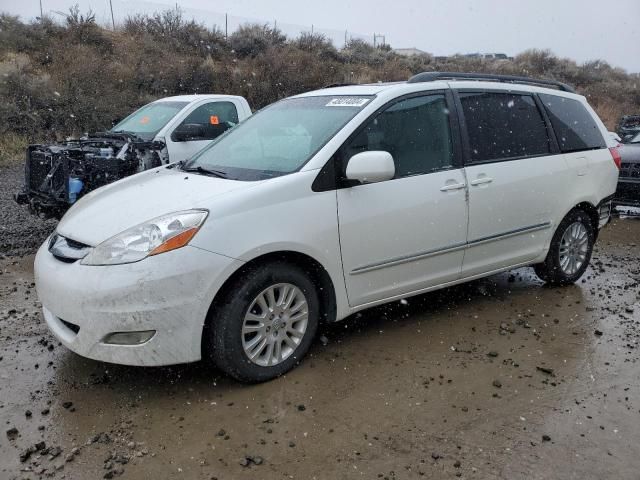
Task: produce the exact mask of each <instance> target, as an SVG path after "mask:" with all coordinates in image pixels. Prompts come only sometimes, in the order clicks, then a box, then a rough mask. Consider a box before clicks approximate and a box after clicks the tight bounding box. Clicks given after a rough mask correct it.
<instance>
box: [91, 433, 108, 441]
mask: <svg viewBox="0 0 640 480" xmlns="http://www.w3.org/2000/svg"><path fill="white" fill-rule="evenodd" d="M90 442H91V443H111V442H112V440H111V437H110V436H109V434H108V433H106V432H100V433H96V434H95V435H94V436H93V437H91V440H90Z"/></svg>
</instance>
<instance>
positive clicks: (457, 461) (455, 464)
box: [453, 460, 462, 468]
mask: <svg viewBox="0 0 640 480" xmlns="http://www.w3.org/2000/svg"><path fill="white" fill-rule="evenodd" d="M461 465H462V464H461V463H460V460H456V461H455V462H453V466H454V468H460V466H461Z"/></svg>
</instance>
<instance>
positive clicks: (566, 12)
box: [0, 0, 640, 72]
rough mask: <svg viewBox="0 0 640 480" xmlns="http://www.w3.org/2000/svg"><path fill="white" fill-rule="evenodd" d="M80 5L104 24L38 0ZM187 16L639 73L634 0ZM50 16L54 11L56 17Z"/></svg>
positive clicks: (360, 1) (326, 5)
mask: <svg viewBox="0 0 640 480" xmlns="http://www.w3.org/2000/svg"><path fill="white" fill-rule="evenodd" d="M75 3H78V4H79V6H80V9H81V11H86V10H88V9H89V8H91V9H92V10H93V11H94V12H95V13H96V14H97V17H98V20H99V21H100V22H103V23H106V22H107V21H110V13H109V12H110V10H109V0H42V4H43V10H44V11H45V13H46V12H49V13H51V12H55V11H63V12H66V11H68V8H69V6H71V5H73V4H75ZM177 3H178V5H179V6H180V8H182V9H183V10H184V12H185V14H186V16H193V17H195V18H196V19H197V20H199V21H201V22H203V23H205V24H208V25H210V24H217V25H218V26H220V27H222V29H224V13H228V15H229V28H230V31H231V30H233V28H235V27H236V26H237V25H239V24H241V23H244V22H246V21H258V22H261V23H273V22H274V21H276V22H277V26H278V27H279V28H282V29H283V31H284V32H285V33H287V34H288V35H290V36H295V35H297V33H299V32H300V31H302V30H310V29H311V25H313V28H314V31H320V32H323V33H325V34H327V35H328V36H329V37H330V38H332V39H333V40H334V42H335V43H336V45H337V46H338V47H341V46H342V44H343V43H344V36H345V30H346V31H347V35H348V36H349V37H356V38H367V39H369V40H370V39H371V38H372V37H373V34H374V33H378V34H382V35H384V36H385V39H386V42H387V43H389V44H390V45H391V46H392V47H394V48H408V47H415V48H418V49H421V50H424V51H427V52H430V53H433V54H434V55H451V54H454V53H473V52H482V53H506V54H508V55H515V54H517V53H519V52H522V51H523V50H526V49H528V48H540V49H547V48H548V49H550V50H552V51H553V52H554V53H555V54H557V55H559V56H562V57H569V58H572V59H574V60H576V61H577V62H579V63H582V62H585V61H588V60H594V59H602V60H606V61H607V62H609V63H610V64H611V65H614V66H617V67H622V68H624V69H625V70H627V71H628V72H640V0H609V1H606V2H605V1H602V0H597V1H596V0H535V1H531V0H395V1H389V0H385V1H379V0H321V1H317V2H306V1H304V0H279V1H275V0H216V1H215V2H212V1H207V0H178V2H177ZM112 4H113V9H114V14H115V17H116V22H118V21H119V20H122V19H124V18H125V17H126V16H127V15H128V14H131V13H135V12H145V11H146V12H153V11H155V10H162V9H164V8H169V7H174V8H175V5H176V2H170V1H164V0H154V1H153V2H151V1H144V0H127V1H125V0H112ZM0 11H4V12H9V13H11V14H14V15H20V16H21V17H22V18H23V19H25V20H26V19H31V18H33V17H35V16H37V15H39V11H40V1H39V0H22V1H19V2H18V1H15V0H0ZM54 15H56V14H54Z"/></svg>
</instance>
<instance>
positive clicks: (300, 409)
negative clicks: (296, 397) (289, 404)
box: [297, 404, 307, 412]
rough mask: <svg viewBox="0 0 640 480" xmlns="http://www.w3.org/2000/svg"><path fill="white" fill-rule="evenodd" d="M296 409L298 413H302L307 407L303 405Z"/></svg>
mask: <svg viewBox="0 0 640 480" xmlns="http://www.w3.org/2000/svg"><path fill="white" fill-rule="evenodd" d="M297 408H298V411H299V412H304V411H305V410H306V409H307V407H305V406H304V405H302V404H300V405H298V407H297Z"/></svg>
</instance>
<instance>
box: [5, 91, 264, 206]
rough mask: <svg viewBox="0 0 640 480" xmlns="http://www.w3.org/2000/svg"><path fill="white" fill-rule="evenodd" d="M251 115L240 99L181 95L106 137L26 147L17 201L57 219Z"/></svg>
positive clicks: (143, 111) (154, 105) (183, 156)
mask: <svg viewBox="0 0 640 480" xmlns="http://www.w3.org/2000/svg"><path fill="white" fill-rule="evenodd" d="M249 115H251V109H250V108H249V104H248V103H247V101H246V100H245V99H244V98H242V97H238V96H234V95H179V96H175V97H167V98H161V99H159V100H156V101H154V102H152V103H149V104H148V105H145V106H143V107H142V108H140V109H138V110H136V111H135V112H134V113H132V114H131V115H129V116H128V117H127V118H125V119H124V120H122V121H121V122H119V123H118V124H117V125H115V126H114V127H113V128H111V129H110V130H108V131H106V132H98V133H94V134H90V135H87V136H85V137H82V138H80V139H75V140H68V141H66V142H64V143H61V144H53V145H52V144H48V145H30V146H29V147H28V149H27V158H26V163H25V181H24V186H23V188H22V190H21V191H20V192H18V193H17V194H16V195H15V199H16V201H17V202H18V203H20V204H27V205H29V208H30V210H31V211H32V212H33V213H37V214H43V215H46V216H61V215H62V214H63V213H64V212H65V211H66V210H67V209H68V208H69V207H70V206H71V205H72V204H73V203H75V202H76V201H77V200H78V199H79V198H80V197H81V196H83V195H85V194H87V193H89V192H90V191H92V190H94V189H96V188H98V187H101V186H103V185H106V184H108V183H111V182H114V181H116V180H119V179H121V178H124V177H127V176H129V175H132V174H134V173H138V172H142V171H144V170H147V169H149V168H154V167H157V166H160V165H166V164H168V163H171V162H178V161H181V160H186V159H187V158H189V157H191V156H192V155H194V154H195V153H197V152H198V151H199V150H201V149H202V148H203V147H205V146H207V145H208V144H209V143H210V142H211V141H212V140H214V139H216V138H217V137H218V136H220V135H221V134H222V133H224V132H225V131H227V130H228V129H230V128H231V127H233V126H234V125H236V124H237V123H238V122H240V121H241V120H243V119H245V118H246V117H248V116H249Z"/></svg>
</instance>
